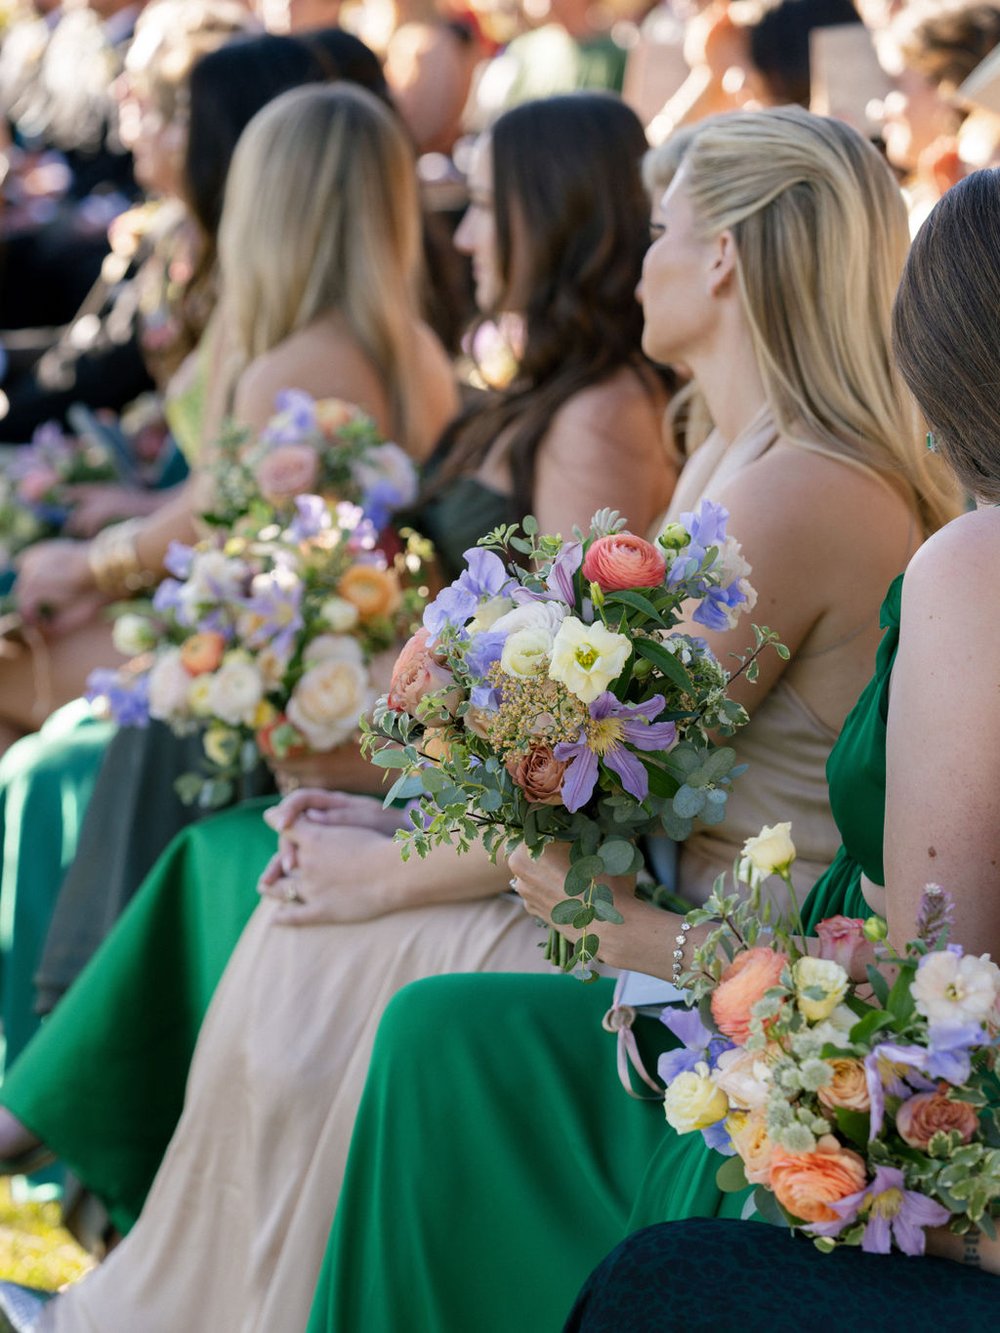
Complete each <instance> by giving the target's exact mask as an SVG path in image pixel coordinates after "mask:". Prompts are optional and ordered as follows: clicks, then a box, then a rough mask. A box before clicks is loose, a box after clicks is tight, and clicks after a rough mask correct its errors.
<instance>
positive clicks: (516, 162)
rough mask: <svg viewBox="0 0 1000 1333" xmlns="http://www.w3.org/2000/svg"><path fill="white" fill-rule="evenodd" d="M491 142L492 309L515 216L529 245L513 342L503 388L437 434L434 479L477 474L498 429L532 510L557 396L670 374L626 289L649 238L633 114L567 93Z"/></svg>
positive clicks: (508, 267) (517, 491)
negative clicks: (641, 371)
mask: <svg viewBox="0 0 1000 1333" xmlns="http://www.w3.org/2000/svg"><path fill="white" fill-rule="evenodd" d="M491 137H492V150H493V193H494V207H495V210H496V233H497V249H498V260H499V267H500V275H501V280H502V283H503V286H504V289H505V290H504V293H503V296H502V297H501V300H500V302H499V306H500V308H501V309H503V308H504V301H505V300H506V299H508V298H509V293H510V283H511V274H512V272H513V248H514V240H513V234H512V233H513V230H514V228H513V226H512V216H513V215H514V213H515V212H516V214H517V217H518V221H519V223H520V226H519V227H518V228H517V233H518V235H519V236H521V235H523V236H525V237H526V238H527V245H528V247H529V253H528V255H527V256H526V260H527V262H526V263H522V262H519V269H521V268H523V269H524V271H525V275H526V276H525V281H524V287H525V291H526V294H527V295H526V300H524V301H522V302H520V305H521V309H520V310H519V312H518V313H519V314H520V315H521V316H522V317H523V345H522V347H521V348H520V349H519V353H518V366H517V372H516V374H515V376H514V379H513V380H512V382H511V384H510V385H509V386H508V387H507V388H506V389H504V390H502V391H499V392H493V393H490V394H489V396H488V397H487V399H486V401H485V402H484V403H479V404H476V405H475V406H473V407H471V408H469V409H468V410H467V411H466V412H465V413H463V414H462V415H461V416H459V417H458V418H457V420H456V421H455V422H453V423H452V425H451V426H450V427H449V429H448V430H447V431H446V432H445V436H444V438H443V439H442V441H441V443H440V445H439V449H440V451H441V452H442V453H445V452H446V461H445V463H444V465H443V467H442V469H441V471H440V473H439V483H441V484H443V483H445V482H447V481H448V480H450V479H451V478H453V477H455V476H457V475H458V474H460V473H465V474H468V473H469V472H473V471H475V469H476V467H478V465H479V464H480V463H481V462H482V460H483V458H484V457H485V455H486V453H487V452H488V450H489V449H490V447H491V446H492V444H493V443H494V442H495V441H496V440H497V439H498V438H499V437H501V436H502V437H504V438H505V439H506V440H507V456H508V459H509V463H510V469H511V474H512V479H513V501H514V507H515V509H516V510H517V512H519V513H520V514H522V515H523V514H526V513H528V512H530V510H531V506H532V496H533V490H534V478H535V462H536V458H537V455H538V450H539V447H540V445H541V443H542V441H543V439H544V438H545V435H546V433H547V432H548V430H549V428H550V427H551V425H552V421H553V418H554V417H555V415H556V413H557V412H558V411H559V409H560V408H561V407H562V406H563V404H564V403H566V402H567V401H568V400H569V399H570V398H572V397H573V395H574V394H576V393H578V392H579V391H580V390H581V389H584V388H586V387H588V386H589V385H593V384H597V383H599V382H600V381H602V380H605V379H607V378H608V377H609V376H610V375H612V374H614V373H615V371H617V370H619V369H621V367H623V366H629V365H632V366H636V367H645V368H646V369H647V371H648V374H649V376H650V379H651V380H652V377H653V375H654V374H656V373H660V374H661V375H662V376H663V377H664V378H665V380H666V382H667V383H672V382H673V379H672V377H671V376H669V372H654V370H653V368H652V364H651V363H650V362H648V361H646V360H645V358H644V357H643V355H642V351H641V342H642V310H641V308H640V306H639V303H638V301H637V300H636V297H635V289H636V285H637V284H638V281H639V277H640V274H641V271H642V260H643V256H644V254H645V252H646V249H647V247H648V245H649V197H648V195H647V194H646V191H645V189H644V187H643V182H642V174H641V163H642V158H643V155H644V153H645V152H646V147H647V144H646V136H645V134H644V132H643V129H642V125H641V124H640V122H639V120H638V118H637V117H636V115H635V113H634V112H633V111H631V110H630V109H629V108H628V107H627V106H625V104H624V103H622V102H620V101H619V100H618V99H617V98H614V97H611V96H608V95H605V94H598V93H573V94H569V95H566V96H562V97H552V98H547V99H546V100H544V101H535V102H526V103H524V104H523V105H522V106H519V107H515V108H514V109H513V110H511V111H508V112H506V113H505V114H504V115H503V116H501V117H500V118H499V119H498V120H497V122H496V124H495V125H494V126H493V128H492V131H491ZM519 261H520V256H519ZM485 313H486V314H487V315H489V314H491V313H497V312H485Z"/></svg>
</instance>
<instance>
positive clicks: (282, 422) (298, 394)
mask: <svg viewBox="0 0 1000 1333" xmlns="http://www.w3.org/2000/svg"><path fill="white" fill-rule="evenodd" d="M274 405H275V408H276V409H277V413H278V416H277V418H276V419H275V420H274V421H273V422H272V424H271V425H269V426H268V427H267V429H266V430H264V431H263V432H262V433H261V439H262V440H263V441H264V442H265V443H266V444H270V445H275V444H295V443H296V442H297V441H298V440H301V439H302V437H303V436H304V435H311V434H313V433H314V432H315V431H316V429H317V427H316V403H315V400H314V399H313V398H311V397H310V396H309V394H307V393H303V392H302V390H301V389H283V390H282V391H281V393H279V394H278V396H277V398H276V399H275V403H274Z"/></svg>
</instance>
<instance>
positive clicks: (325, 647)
mask: <svg viewBox="0 0 1000 1333" xmlns="http://www.w3.org/2000/svg"><path fill="white" fill-rule="evenodd" d="M302 660H303V662H305V663H306V664H307V665H309V664H310V663H314V662H350V663H353V664H355V665H357V666H363V665H364V660H365V655H364V653H363V652H362V651H361V645H360V643H358V641H357V639H351V638H348V637H347V636H346V635H343V634H320V635H319V637H318V638H315V639H313V641H312V643H310V644H309V645H308V647H307V648H306V650H305V652H304V653H303V654H302Z"/></svg>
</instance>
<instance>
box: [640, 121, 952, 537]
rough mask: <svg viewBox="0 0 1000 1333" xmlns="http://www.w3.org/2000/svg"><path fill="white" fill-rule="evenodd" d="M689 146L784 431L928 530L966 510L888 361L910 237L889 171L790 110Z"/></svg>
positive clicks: (711, 128)
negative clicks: (725, 236)
mask: <svg viewBox="0 0 1000 1333" xmlns="http://www.w3.org/2000/svg"><path fill="white" fill-rule="evenodd" d="M685 137H686V143H684V144H682V145H681V149H682V152H683V161H682V164H681V169H682V170H683V172H684V179H685V183H686V185H687V187H688V191H689V195H690V198H691V202H692V207H693V209H694V214H695V217H696V219H697V222H698V225H699V227H700V229H701V231H702V233H703V234H704V235H706V236H717V235H719V234H720V233H721V232H723V231H731V232H732V233H733V236H734V239H735V243H736V252H737V265H736V272H737V280H738V283H739V291H740V295H741V297H742V302H743V307H744V312H745V315H746V319H747V323H748V326H749V329H750V334H751V337H752V339H753V345H754V352H755V355H756V359H757V364H758V367H759V369H760V373H761V377H762V379H763V382H764V388H765V392H766V395H767V400H768V404H769V407H770V409H771V412H772V415H773V417H774V420H775V424H776V425H777V427H778V429H779V430H780V431H781V433H782V435H783V436H784V437H785V438H786V439H789V440H791V441H793V442H794V443H796V444H798V445H800V446H801V447H803V448H807V449H812V450H815V451H816V452H818V453H824V454H828V455H829V456H831V457H834V458H838V459H841V460H844V461H847V462H851V463H854V464H856V465H858V466H860V467H864V468H866V469H868V470H870V471H872V472H874V473H875V474H876V475H877V476H879V477H881V478H882V479H883V480H885V481H887V482H889V483H890V484H892V485H894V486H895V487H896V488H898V489H900V490H901V491H902V492H903V493H904V495H905V496H906V498H907V500H908V501H909V503H910V505H911V507H912V508H913V510H914V512H915V513H916V514H917V515H918V516H919V519H920V522H921V524H922V527H923V529H924V531H925V533H930V532H933V531H935V530H936V529H937V528H939V527H940V526H941V525H942V524H944V523H946V522H948V520H949V519H951V518H953V517H954V516H955V514H956V513H958V512H959V509H960V507H961V506H960V499H959V493H958V488H957V486H956V485H955V483H954V479H953V478H952V477H951V475H950V474H949V473H948V472H947V470H946V469H945V468H944V467H943V466H942V465H941V462H940V460H938V459H935V458H934V456H933V455H930V454H928V452H927V450H926V448H925V445H924V439H923V430H922V428H921V424H920V418H919V415H918V412H917V410H916V406H915V404H914V403H913V400H912V399H911V397H910V395H909V394H908V393H907V391H906V388H905V386H904V384H903V381H902V379H901V377H900V376H899V374H898V373H897V370H896V368H895V365H894V363H893V360H892V355H891V346H890V329H891V315H892V303H893V298H894V296H895V292H896V287H897V285H898V283H899V278H900V274H901V273H902V270H903V264H904V262H905V260H906V254H907V249H908V246H909V233H908V228H907V217H906V208H905V205H904V203H903V199H902V195H901V194H900V191H899V188H898V186H897V185H896V183H895V181H894V180H893V177H892V175H891V173H890V171H889V168H888V167H887V166H886V164H885V163H884V161H883V160H882V159H881V157H880V156H879V154H878V153H877V152H876V150H875V149H874V148H873V147H872V145H871V144H869V143H867V142H866V141H865V140H864V139H863V138H862V137H861V136H860V135H859V134H857V133H856V132H855V131H854V130H852V129H850V128H849V127H848V126H846V125H844V124H843V123H842V122H840V121H836V120H830V119H826V118H825V117H821V116H815V115H812V114H810V113H809V112H808V111H803V110H801V109H800V108H798V107H783V108H780V109H777V110H771V111H760V112H752V113H742V114H739V115H731V116H719V117H715V118H713V119H711V120H707V121H704V122H702V123H701V124H700V125H698V126H695V127H694V129H693V130H692V131H691V132H689V133H688V134H687V135H686V136H685ZM668 144H669V141H668ZM669 151H670V154H671V156H670V157H668V158H667V159H666V168H667V169H668V170H669V169H670V168H671V167H673V169H675V170H676V154H677V151H678V148H677V145H674V146H673V147H671V148H670V150H669ZM655 171H656V168H655V165H653V166H651V167H650V172H651V173H652V174H653V175H655Z"/></svg>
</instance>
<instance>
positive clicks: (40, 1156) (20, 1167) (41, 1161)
mask: <svg viewBox="0 0 1000 1333" xmlns="http://www.w3.org/2000/svg"><path fill="white" fill-rule="evenodd" d="M55 1160H56V1155H55V1153H54V1152H53V1151H52V1149H51V1148H50V1147H49V1146H48V1144H47V1143H36V1144H35V1146H34V1147H33V1148H26V1149H25V1150H24V1152H19V1153H18V1154H17V1156H16V1157H0V1176H30V1175H33V1174H34V1173H35V1172H36V1171H41V1170H42V1169H43V1168H44V1167H46V1166H51V1165H52V1163H53V1162H54V1161H55ZM0 1333H3V1330H2V1329H0Z"/></svg>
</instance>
